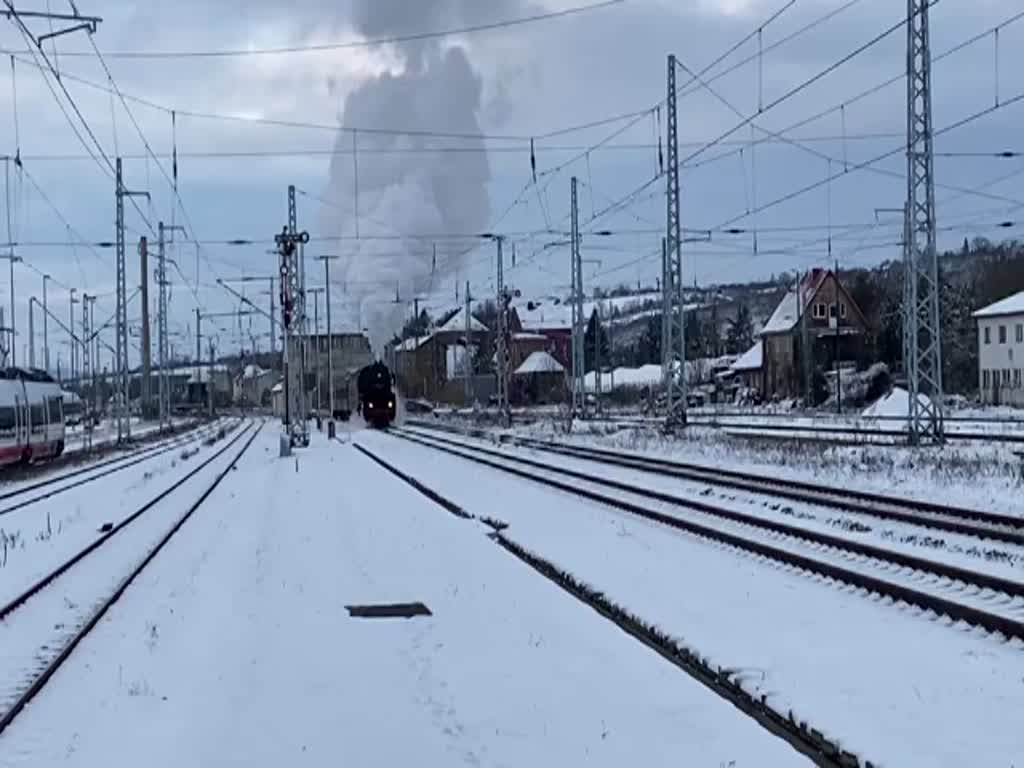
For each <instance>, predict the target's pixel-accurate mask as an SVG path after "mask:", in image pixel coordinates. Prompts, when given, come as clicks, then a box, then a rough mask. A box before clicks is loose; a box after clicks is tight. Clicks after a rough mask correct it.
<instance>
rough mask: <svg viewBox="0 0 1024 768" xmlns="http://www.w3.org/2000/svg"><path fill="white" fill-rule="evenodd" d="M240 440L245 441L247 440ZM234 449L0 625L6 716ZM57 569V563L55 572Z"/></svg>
mask: <svg viewBox="0 0 1024 768" xmlns="http://www.w3.org/2000/svg"><path fill="white" fill-rule="evenodd" d="M240 436H241V437H242V439H243V440H244V435H240ZM228 445H230V444H229V443H219V444H218V446H217V448H218V450H220V449H225V450H224V451H223V453H221V455H219V456H217V458H215V459H214V460H213V461H212V462H211V463H210V464H209V465H208V466H206V467H203V468H202V469H201V470H199V471H198V472H197V473H196V475H195V476H194V477H192V478H189V479H188V480H186V481H185V483H184V484H183V485H182V486H181V487H180V488H177V489H175V490H174V491H173V492H172V493H171V494H170V495H169V496H167V497H166V498H165V499H163V500H161V501H160V502H158V503H157V504H156V505H155V506H154V507H152V508H150V509H149V510H147V511H146V512H145V513H144V514H143V515H142V516H141V517H139V518H138V519H136V520H135V521H134V522H132V523H131V524H130V525H128V526H126V527H125V528H123V529H122V530H121V531H119V532H118V533H116V534H114V535H112V536H111V537H110V538H109V539H108V540H107V541H106V542H104V543H103V545H102V546H101V547H100V548H98V549H96V550H95V551H93V552H92V553H91V554H89V555H87V556H86V557H85V558H84V559H82V560H81V561H79V562H78V563H77V564H76V565H75V566H74V567H73V568H72V569H71V570H69V571H67V572H65V573H64V574H63V575H62V576H59V577H58V578H57V580H55V581H53V582H51V583H50V584H49V585H48V586H46V587H45V588H44V589H43V590H42V591H41V592H39V593H37V594H36V595H35V596H33V597H32V598H30V599H29V600H28V601H27V602H26V603H25V604H24V605H22V606H21V607H20V608H19V609H18V610H16V611H14V612H13V613H11V614H10V615H8V616H7V617H6V618H5V619H4V620H3V621H2V622H0V647H2V648H3V649H4V655H3V662H2V667H0V713H6V712H7V711H8V710H9V709H10V708H11V705H12V704H13V702H14V700H15V699H16V698H17V697H18V696H19V695H20V694H21V692H22V691H23V690H25V689H26V688H27V687H28V685H29V684H30V683H31V681H32V680H33V679H34V678H35V677H36V675H37V673H38V671H39V669H40V668H42V666H43V665H45V664H48V663H49V662H50V661H51V660H52V659H53V658H55V657H56V656H57V654H58V653H60V652H61V651H62V650H63V648H64V646H65V645H67V643H68V641H69V639H70V638H71V637H72V636H73V635H74V634H75V633H76V632H77V631H78V630H79V629H80V628H81V627H82V626H83V625H84V623H85V621H86V620H87V619H88V618H89V617H90V616H91V615H92V614H93V613H94V611H95V610H96V608H97V607H98V606H99V605H100V604H101V603H102V602H103V601H104V600H106V599H107V598H109V596H110V595H111V594H112V593H113V591H114V590H115V589H116V587H117V586H118V585H119V584H120V583H121V582H122V581H123V579H124V578H125V577H126V575H127V574H128V573H130V572H131V570H132V568H134V567H135V566H136V565H137V564H138V563H140V562H141V561H142V560H143V559H144V558H145V557H146V556H147V555H148V553H149V552H150V551H151V550H152V548H153V547H154V545H155V544H156V543H157V542H158V541H159V540H160V538H161V537H162V536H163V535H164V534H166V532H167V531H168V530H169V529H170V528H171V527H172V526H173V525H174V524H175V522H177V520H178V519H179V518H180V517H181V516H182V514H183V512H184V510H186V509H188V508H189V506H191V505H192V504H194V503H195V502H196V500H197V499H198V498H199V497H200V496H201V495H202V494H203V492H204V490H205V489H206V488H207V487H208V486H209V484H210V481H211V480H212V479H213V478H214V477H216V475H217V473H218V472H220V471H223V470H224V469H225V467H226V466H227V465H229V464H230V463H231V462H232V461H233V460H234V457H235V455H236V454H237V452H238V446H237V444H236V445H235V446H231V447H227V446H228ZM193 469H197V466H196V463H193V464H191V465H190V467H189V470H190V471H191V470H193ZM167 485H168V486H169V485H171V484H170V483H168V484H167ZM161 490H163V489H161ZM159 493H160V491H157V490H155V489H150V490H149V491H148V492H147V494H146V498H147V500H149V499H153V498H155V497H156V496H158V495H159ZM139 506H141V504H139ZM118 522H120V518H119V519H118ZM69 554H71V553H69ZM56 565H58V563H52V564H51V565H50V568H52V567H54V566H56ZM47 570H49V568H48V569H47ZM26 586H27V585H26ZM0 738H2V736H0Z"/></svg>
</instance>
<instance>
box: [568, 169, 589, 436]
mask: <svg viewBox="0 0 1024 768" xmlns="http://www.w3.org/2000/svg"><path fill="white" fill-rule="evenodd" d="M570 191H571V198H572V199H571V205H572V207H571V211H570V214H571V219H572V225H571V228H570V234H569V238H570V241H571V242H570V246H571V253H572V264H571V269H572V415H573V417H574V418H582V417H583V416H584V415H585V412H586V391H585V389H584V373H583V340H584V337H585V334H584V330H583V259H582V256H581V255H580V227H579V205H578V202H577V195H576V177H575V176H573V177H572V180H571V182H570Z"/></svg>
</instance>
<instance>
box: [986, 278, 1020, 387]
mask: <svg viewBox="0 0 1024 768" xmlns="http://www.w3.org/2000/svg"><path fill="white" fill-rule="evenodd" d="M974 317H975V319H976V320H977V321H978V384H979V387H980V389H981V401H982V402H983V403H989V404H993V405H1006V404H1009V405H1024V385H1022V382H1021V378H1022V370H1024V291H1021V292H1020V293H1015V294H1014V295H1013V296H1008V297H1007V298H1005V299H1002V300H1001V301H997V302H996V303H995V304H990V305H989V306H987V307H984V308H982V309H979V310H978V311H977V312H975V313H974Z"/></svg>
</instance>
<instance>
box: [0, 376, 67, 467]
mask: <svg viewBox="0 0 1024 768" xmlns="http://www.w3.org/2000/svg"><path fill="white" fill-rule="evenodd" d="M63 402H64V393H63V391H62V390H61V388H60V385H59V384H57V382H55V381H54V380H53V377H51V376H50V375H49V374H48V373H45V372H43V371H36V370H26V369H24V368H0V466H8V465H11V464H27V463H29V462H33V461H42V460H44V459H52V458H56V457H57V456H60V454H61V453H63V451H64V405H63Z"/></svg>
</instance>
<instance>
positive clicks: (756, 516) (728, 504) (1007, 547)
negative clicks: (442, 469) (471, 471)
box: [409, 428, 1024, 583]
mask: <svg viewBox="0 0 1024 768" xmlns="http://www.w3.org/2000/svg"><path fill="white" fill-rule="evenodd" d="M409 432H410V433H412V434H415V435H417V436H421V437H423V438H425V439H428V440H429V439H431V438H439V437H440V438H442V439H443V440H448V441H455V442H457V443H458V444H459V445H461V446H465V447H468V448H470V449H472V448H473V447H483V448H486V449H489V450H492V451H493V450H497V452H498V453H500V454H502V455H503V456H507V457H509V458H513V457H514V458H522V459H526V460H527V461H534V462H539V463H541V464H543V465H545V466H557V467H558V468H559V469H565V470H569V471H573V472H577V473H580V474H582V475H589V476H591V477H596V478H598V479H601V480H610V481H614V482H616V483H621V484H624V485H627V486H630V487H633V488H637V489H642V490H643V491H647V492H653V493H661V494H665V495H667V496H670V497H674V498H676V499H680V500H682V501H683V502H692V503H693V504H695V505H706V504H710V505H713V506H715V507H717V508H720V509H723V510H727V511H731V512H735V513H737V514H740V515H744V516H746V517H749V518H752V519H753V520H756V521H764V522H765V523H767V524H774V525H782V526H788V527H790V528H793V529H796V530H798V531H801V532H802V531H807V532H808V533H811V534H815V533H817V534H822V535H824V536H829V537H834V538H838V539H842V540H846V541H850V542H853V543H857V544H866V545H869V546H874V547H878V548H881V549H884V550H886V551H887V552H897V553H902V554H906V555H909V556H912V557H917V558H922V559H925V560H927V561H929V562H934V563H944V564H949V565H953V566H956V567H959V568H965V569H969V570H971V571H976V572H979V573H985V574H990V575H992V576H996V577H998V578H1003V579H1009V580H1019V581H1021V583H1024V546H1021V545H1016V544H1011V543H1007V542H1000V541H995V540H979V539H978V538H977V537H974V536H970V535H964V534H959V533H951V532H948V531H939V530H936V529H934V528H930V527H928V526H927V525H915V524H913V523H908V522H903V521H898V520H887V519H883V518H879V517H874V516H872V515H867V514H861V513H857V512H853V511H848V510H842V509H835V508H832V507H825V506H821V505H818V504H813V503H808V502H801V501H794V500H792V499H788V498H784V497H783V498H780V497H779V496H776V495H772V494H766V493H758V492H756V491H749V490H742V489H736V488H731V487H721V486H715V485H714V484H713V483H711V482H707V481H704V480H687V479H682V478H678V477H672V476H668V475H660V474H654V473H650V472H644V471H641V470H638V469H628V468H623V467H613V466H608V465H606V464H600V463H595V462H593V461H588V460H586V459H581V458H573V457H570V456H565V455H555V454H552V453H550V452H547V451H542V450H534V449H527V448H517V447H514V446H510V445H507V444H501V445H499V446H495V445H493V444H490V443H488V442H486V441H481V440H475V439H472V438H463V437H457V436H455V435H439V434H438V433H437V432H435V431H431V430H426V429H418V428H416V429H410V430H409ZM443 444H444V445H446V446H449V447H455V446H452V445H451V442H449V443H443ZM486 458H488V459H489V460H492V461H494V460H500V459H498V458H497V457H495V456H493V455H491V456H487V457H486ZM517 466H521V467H524V468H525V469H527V470H528V471H530V472H534V471H536V469H535V468H533V467H529V466H524V465H517ZM541 474H545V473H543V472H542V473H541ZM552 474H553V477H554V479H556V480H561V481H563V482H565V476H564V475H563V476H561V477H560V476H558V475H557V474H554V473H552ZM570 482H572V483H573V485H574V487H580V486H582V485H584V484H586V481H584V480H582V479H580V478H574V479H572V480H571V481H570ZM593 490H595V491H596V492H597V493H600V494H602V495H605V496H610V497H613V498H626V499H627V500H628V501H631V502H634V503H637V504H639V505H640V506H646V507H650V508H652V509H657V510H658V511H661V512H665V513H666V514H669V515H672V516H675V517H679V518H687V519H693V520H695V521H697V522H699V523H700V524H701V525H705V526H710V527H712V528H718V529H722V530H731V531H733V532H736V533H738V534H739V535H741V536H750V535H751V534H753V535H754V536H755V538H756V537H757V534H758V533H759V532H758V531H756V530H751V527H750V526H749V525H746V524H737V523H731V522H727V521H720V520H716V519H715V518H714V517H713V516H711V515H705V514H702V513H700V512H698V511H695V510H694V509H693V508H686V507H684V506H681V505H674V504H668V503H663V502H661V501H658V500H652V499H650V498H649V497H648V498H643V497H642V496H641V497H637V498H630V494H627V493H624V492H622V491H620V490H617V489H614V488H610V487H607V486H605V487H602V486H601V485H600V484H595V485H594V487H593ZM760 534H761V536H762V537H763V538H765V539H767V540H770V541H771V542H772V543H773V544H781V543H782V542H783V541H784V540H785V539H788V538H790V537H788V536H785V535H782V534H779V533H767V532H765V531H760ZM802 545H804V546H801V547H797V548H795V549H807V550H808V551H807V552H806V554H808V555H810V556H814V557H825V558H826V559H828V558H829V553H828V552H826V551H824V550H822V549H821V548H820V547H814V546H810V547H807V546H806V545H807V542H802ZM832 555H833V557H834V559H836V560H837V564H840V565H843V566H846V567H855V568H856V567H857V564H856V563H855V562H853V561H854V560H855V558H850V557H849V555H848V553H845V552H844V553H832ZM862 565H864V566H866V567H867V568H869V569H870V568H871V567H873V566H875V567H877V563H875V562H874V561H872V560H866V559H865V561H864V562H863V563H862ZM894 570H895V571H898V570H899V569H894ZM909 575H910V574H908V576H909ZM899 577H900V574H898V573H894V574H893V578H895V579H897V580H899Z"/></svg>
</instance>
